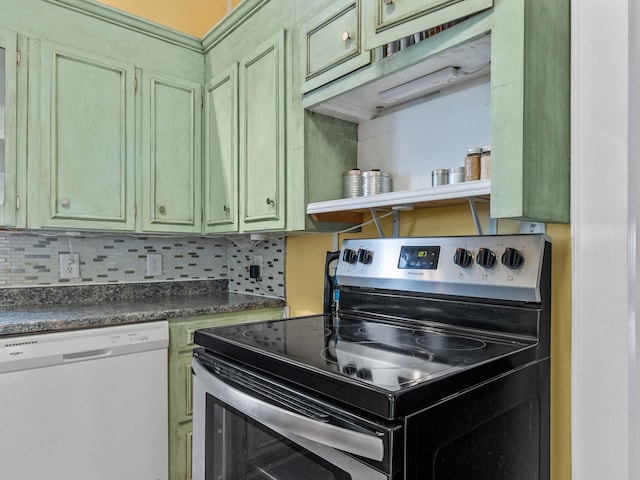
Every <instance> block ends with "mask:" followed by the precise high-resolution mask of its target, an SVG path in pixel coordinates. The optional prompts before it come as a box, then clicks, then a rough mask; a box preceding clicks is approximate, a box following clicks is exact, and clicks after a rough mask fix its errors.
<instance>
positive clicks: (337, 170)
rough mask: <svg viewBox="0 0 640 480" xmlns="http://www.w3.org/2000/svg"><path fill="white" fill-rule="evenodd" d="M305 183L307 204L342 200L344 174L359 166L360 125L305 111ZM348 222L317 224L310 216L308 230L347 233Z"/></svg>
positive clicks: (306, 227)
mask: <svg viewBox="0 0 640 480" xmlns="http://www.w3.org/2000/svg"><path fill="white" fill-rule="evenodd" d="M304 124H305V155H304V156H305V159H306V161H307V172H306V179H305V180H306V181H305V191H306V202H305V205H306V204H307V203H311V202H319V201H325V200H335V199H338V198H343V191H342V174H343V173H344V172H345V171H346V170H350V169H352V168H355V167H356V166H357V155H358V125H357V124H354V123H350V122H346V121H344V120H340V119H337V118H332V117H327V116H325V115H320V114H317V113H313V112H306V114H305V117H304ZM349 226H351V225H350V224H345V223H327V222H315V221H314V220H313V219H312V218H310V217H307V222H306V224H305V227H304V228H305V230H331V231H339V230H344V229H345V228H348V227H349Z"/></svg>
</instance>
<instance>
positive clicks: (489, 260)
mask: <svg viewBox="0 0 640 480" xmlns="http://www.w3.org/2000/svg"><path fill="white" fill-rule="evenodd" d="M476 263H477V264H478V265H480V266H481V267H484V268H491V267H493V266H494V265H495V264H496V254H495V253H493V251H492V250H490V249H488V248H481V249H480V250H478V255H477V256H476Z"/></svg>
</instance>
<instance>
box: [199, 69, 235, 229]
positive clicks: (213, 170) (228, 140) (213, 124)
mask: <svg viewBox="0 0 640 480" xmlns="http://www.w3.org/2000/svg"><path fill="white" fill-rule="evenodd" d="M205 90H206V92H205V113H204V115H205V124H204V129H205V130H204V158H203V162H204V198H205V200H204V205H205V210H204V212H205V213H204V215H205V225H204V229H205V232H206V233H213V232H232V231H237V230H238V161H239V158H238V141H239V140H238V65H237V64H233V65H231V67H229V68H227V69H226V70H225V71H223V72H221V73H220V75H218V76H216V77H215V78H213V79H211V81H209V83H208V84H207V86H206V89H205Z"/></svg>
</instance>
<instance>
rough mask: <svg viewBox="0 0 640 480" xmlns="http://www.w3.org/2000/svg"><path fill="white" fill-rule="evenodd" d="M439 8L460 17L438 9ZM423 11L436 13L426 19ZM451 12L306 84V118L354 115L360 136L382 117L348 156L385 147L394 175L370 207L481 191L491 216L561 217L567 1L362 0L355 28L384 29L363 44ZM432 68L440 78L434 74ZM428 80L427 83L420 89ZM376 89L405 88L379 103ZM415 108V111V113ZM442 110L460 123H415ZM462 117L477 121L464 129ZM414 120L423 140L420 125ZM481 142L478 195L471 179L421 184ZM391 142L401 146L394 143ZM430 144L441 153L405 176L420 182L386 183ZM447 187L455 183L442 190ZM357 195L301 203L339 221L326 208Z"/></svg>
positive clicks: (346, 204) (349, 203) (565, 184)
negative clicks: (345, 70)
mask: <svg viewBox="0 0 640 480" xmlns="http://www.w3.org/2000/svg"><path fill="white" fill-rule="evenodd" d="M410 5H413V7H414V8H413V9H410V8H409V6H410ZM405 7H406V9H405ZM423 7H424V8H423ZM439 7H441V8H439ZM463 7H464V8H468V7H470V8H468V10H466V12H465V15H468V16H465V15H463V17H464V18H461V17H460V12H458V10H455V9H456V8H463ZM487 7H490V8H487ZM393 8H395V10H393V11H392V9H393ZM450 9H453V10H450ZM393 12H395V14H396V15H397V19H395V21H392V18H391V14H392V13H393ZM410 12H412V13H411V14H410ZM446 12H449V13H450V12H458V13H456V14H455V15H450V16H449V14H448V13H447V17H446V18H443V17H441V16H438V15H445V13H446ZM473 12H476V13H473ZM387 14H388V15H387ZM432 15H435V17H433V18H437V20H431V18H432V17H431V16H432ZM455 19H458V20H459V21H456V22H454V24H453V25H448V26H447V28H446V29H442V30H440V31H439V33H437V34H434V35H431V36H429V37H428V38H426V39H423V40H421V41H420V42H419V43H417V44H415V45H411V46H408V47H407V48H404V49H402V50H401V51H398V52H397V53H394V54H393V55H389V56H383V55H382V49H381V48H378V49H377V50H376V52H375V54H374V56H373V58H372V62H371V63H370V64H369V65H367V66H365V67H363V68H361V69H359V70H358V71H355V72H352V73H350V74H349V75H345V76H343V77H340V78H338V79H336V80H335V81H332V82H331V83H329V84H326V85H323V86H321V87H319V88H316V89H314V90H312V91H309V92H307V93H306V94H305V95H304V97H303V106H304V107H305V108H306V109H308V110H309V111H311V112H313V113H316V114H324V115H331V116H335V117H336V118H340V119H342V120H347V121H351V122H357V123H359V129H360V130H361V131H362V130H364V131H365V132H367V131H375V128H377V127H378V126H380V125H383V124H384V125H385V128H386V130H385V132H384V137H383V136H382V135H375V136H373V135H372V136H371V137H369V138H368V139H367V141H368V143H367V146H366V148H368V150H367V152H368V153H369V155H363V154H362V151H359V152H358V159H359V161H360V160H362V159H363V158H364V159H365V160H370V159H371V158H374V157H375V155H372V152H373V153H375V154H377V153H378V152H382V151H384V153H385V156H384V158H383V160H384V161H385V162H386V163H385V170H388V171H389V172H390V173H391V175H392V177H394V191H393V192H392V194H390V195H388V196H387V197H380V202H379V203H378V205H377V206H378V207H384V208H392V207H395V206H407V205H414V206H423V205H424V206H428V205H433V206H438V205H442V202H443V201H445V200H446V201H449V200H451V201H453V202H455V201H460V200H461V199H464V198H466V197H474V196H478V195H486V196H487V198H488V197H489V196H490V201H491V209H490V215H491V217H492V218H509V219H514V220H527V221H537V222H549V223H566V222H569V219H570V179H569V174H570V158H569V157H570V138H571V135H570V133H571V132H570V65H571V61H570V21H569V19H570V2H569V0H535V1H529V0H492V1H489V2H484V3H483V2H482V1H476V0H463V1H459V2H434V1H421V2H417V1H415V2H411V1H403V0H393V1H391V2H386V3H385V2H384V1H371V2H363V27H364V28H365V32H366V31H367V30H366V29H367V28H378V29H379V32H378V33H379V34H380V35H382V34H383V33H384V34H385V35H386V34H387V32H393V35H392V36H390V37H381V38H384V40H380V42H378V41H377V40H376V41H375V42H374V43H373V44H372V45H373V46H375V45H377V44H379V43H380V44H383V43H385V42H387V41H392V40H397V39H398V38H402V37H403V36H405V35H409V34H410V33H411V32H415V31H421V30H424V29H425V28H428V26H429V25H431V24H436V25H437V24H442V22H444V21H452V20H455ZM387 21H388V23H385V22H387ZM376 22H377V23H376ZM383 24H384V26H383ZM372 25H373V26H374V27H372ZM375 25H378V27H375ZM407 25H410V27H407ZM378 33H376V35H377V34H378ZM365 38H368V37H367V35H366V34H365ZM451 72H455V75H452V76H453V77H454V81H451V83H449V80H448V79H447V78H446V76H443V75H442V74H446V75H449V73H451ZM432 74H433V76H432ZM438 76H441V77H443V78H444V80H435V79H436V78H437V77H438ZM430 80H431V81H433V82H435V83H433V84H432V85H430V84H429V81H430ZM383 93H390V94H393V95H397V94H400V95H405V96H404V98H402V97H401V96H398V97H397V98H393V97H392V99H391V101H390V102H389V103H387V104H385V103H384V99H383ZM474 102H475V103H474ZM473 105H475V106H473ZM418 111H419V112H420V115H419V117H418V116H415V115H413V114H415V113H416V112H418ZM452 112H454V113H455V115H456V118H457V119H461V120H462V121H458V122H454V121H448V122H447V120H439V121H437V123H436V124H435V125H428V123H427V122H423V119H432V118H438V119H440V118H442V119H444V118H446V117H447V115H449V114H450V113H452ZM412 115H413V116H412ZM473 115H478V116H476V117H473ZM409 118H411V119H412V122H411V128H415V129H416V134H415V135H413V136H412V138H411V139H412V140H413V139H419V141H416V142H415V143H414V144H413V145H412V147H411V148H409V147H408V146H407V145H406V142H403V140H402V139H407V138H408V137H407V136H406V135H405V132H404V131H403V130H402V129H401V128H399V127H396V125H402V121H403V120H407V119H409ZM468 118H475V119H478V120H481V121H477V122H474V123H468V124H467V125H466V126H465V125H464V121H465V120H467V119H468ZM363 125H364V127H363ZM421 125H423V127H422V128H424V129H425V130H424V132H425V135H423V136H422V135H420V133H419V130H418V129H419V128H421V127H420V126H421ZM434 129H435V130H437V129H441V130H442V131H443V134H442V135H438V136H434V135H432V136H431V137H430V136H429V133H431V132H432V131H433V130H434ZM382 138H384V141H382V140H381V139H382ZM371 139H373V140H371ZM480 140H482V143H480ZM310 141H312V142H313V144H309V142H310ZM305 142H306V144H305V150H306V151H308V152H313V151H315V150H317V149H316V148H315V147H314V145H320V146H322V145H323V143H322V139H319V138H317V137H316V138H315V139H314V138H309V137H307V138H305ZM376 142H378V143H376ZM420 142H422V143H420ZM485 142H486V143H485ZM334 143H335V142H334ZM364 143H365V142H363V141H362V139H358V149H359V150H360V149H363V150H364V147H363V145H364ZM488 144H490V145H491V178H490V180H485V182H486V189H485V191H484V192H477V191H476V187H478V184H477V183H475V182H467V183H466V184H464V185H460V186H459V187H458V186H456V187H448V186H447V187H445V189H444V190H440V193H441V194H442V195H444V196H442V197H441V196H439V193H438V192H437V191H436V190H435V189H431V188H430V187H429V185H430V183H431V182H430V178H429V177H428V174H429V172H430V171H432V170H434V169H438V168H443V167H449V168H450V167H455V166H457V165H460V162H461V161H462V158H463V157H464V151H465V150H466V148H469V147H473V146H482V145H488ZM371 145H374V146H375V145H378V147H379V148H377V149H375V148H372V147H371ZM397 145H401V146H402V149H398V148H395V146H397ZM430 151H438V152H439V153H440V155H439V156H437V157H435V156H434V157H429V156H428V155H425V156H424V157H423V158H421V162H422V163H421V164H420V167H421V168H420V169H415V170H413V171H414V172H415V173H416V175H412V176H411V177H410V178H412V179H416V180H418V179H419V180H420V181H417V182H413V183H411V182H407V184H408V185H409V187H405V188H397V184H398V183H399V182H397V181H396V179H397V178H398V177H401V176H402V175H403V174H404V173H406V171H408V170H409V169H410V168H409V167H411V166H412V165H411V163H410V158H411V156H412V155H416V154H418V155H419V154H420V152H430ZM444 161H450V162H451V163H449V164H443V163H442V162H444ZM361 166H362V165H361ZM420 175H423V176H424V178H423V179H422V178H420ZM451 188H455V189H458V188H459V191H456V192H455V193H454V194H452V192H453V190H449V191H446V189H451ZM366 200H370V199H367V198H364V199H362V200H360V199H343V200H339V201H338V202H323V201H322V200H315V201H314V200H311V201H312V202H314V205H312V208H310V209H309V211H311V212H312V213H314V214H317V213H322V214H324V213H328V214H329V213H330V214H334V215H333V217H332V218H337V217H336V216H335V213H336V212H338V213H344V212H357V211H362V210H363V209H364V208H365V204H366ZM318 204H320V205H318ZM322 204H324V205H322ZM317 218H320V217H317ZM324 218H325V219H327V220H328V219H329V218H330V216H329V215H327V216H326V217H324Z"/></svg>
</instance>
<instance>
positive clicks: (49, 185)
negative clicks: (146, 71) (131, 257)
mask: <svg viewBox="0 0 640 480" xmlns="http://www.w3.org/2000/svg"><path fill="white" fill-rule="evenodd" d="M40 85H41V89H40V95H41V114H40V122H41V135H42V139H41V146H42V150H41V165H40V168H41V171H40V181H41V195H42V197H41V199H42V201H43V206H42V217H41V224H42V226H44V227H64V228H83V229H84V228H90V229H100V230H102V229H107V230H109V229H113V230H133V229H134V226H135V204H134V193H135V190H134V141H135V123H134V119H135V117H134V112H135V103H134V96H135V69H134V66H133V65H132V64H130V63H127V62H123V61H120V60H115V59H113V58H109V57H105V56H101V55H97V54H95V53H89V52H85V51H81V50H77V49H75V48H71V47H67V46H62V45H58V44H55V43H51V42H46V41H43V42H42V50H41V80H40Z"/></svg>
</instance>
